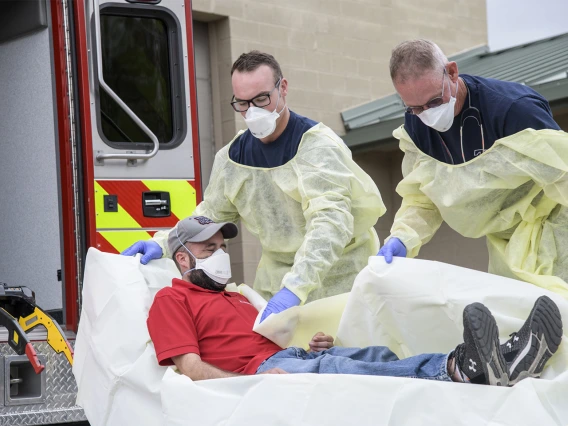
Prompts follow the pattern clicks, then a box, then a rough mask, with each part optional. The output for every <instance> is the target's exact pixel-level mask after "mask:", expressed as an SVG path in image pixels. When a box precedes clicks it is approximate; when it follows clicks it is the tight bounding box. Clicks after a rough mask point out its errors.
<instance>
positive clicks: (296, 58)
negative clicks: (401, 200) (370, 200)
mask: <svg viewBox="0 0 568 426" xmlns="http://www.w3.org/2000/svg"><path fill="white" fill-rule="evenodd" d="M192 7H193V12H194V19H196V20H200V21H204V22H208V23H209V24H208V25H209V41H210V57H211V74H212V75H211V77H212V94H213V122H214V143H215V146H216V149H219V148H221V147H222V146H223V145H225V144H226V143H228V142H229V141H230V140H231V139H232V137H233V136H234V134H235V133H236V131H237V130H238V129H241V128H244V123H243V122H242V120H241V118H240V116H239V115H237V114H235V113H234V112H233V110H232V109H231V107H230V105H229V101H230V99H231V96H232V89H231V81H230V75H229V72H230V67H231V64H232V62H233V61H234V60H235V59H236V58H237V57H238V56H239V55H240V54H241V53H242V52H246V51H249V50H252V49H258V50H262V51H265V52H269V53H271V54H273V55H274V56H275V57H276V59H277V60H278V61H279V62H280V64H281V66H282V69H283V73H284V76H285V77H286V78H287V79H288V81H289V96H288V104H289V106H290V107H291V109H293V110H294V111H296V112H298V113H300V114H302V115H306V116H309V117H310V118H312V119H314V120H317V121H322V122H324V123H325V124H327V125H328V126H330V127H331V128H332V129H333V130H335V131H336V132H337V133H338V134H340V135H342V134H344V133H345V130H344V128H343V124H342V121H341V117H340V112H341V111H343V110H345V109H347V108H349V107H352V106H355V105H358V104H362V103H365V102H368V101H371V100H374V99H377V98H380V97H382V96H385V95H388V94H390V93H392V92H393V88H392V85H391V82H390V78H389V73H388V61H389V57H390V52H391V50H392V48H393V47H394V46H395V45H396V44H397V43H399V42H401V41H403V40H406V39H410V38H428V39H431V40H433V41H435V42H436V43H438V44H439V45H440V47H441V48H442V49H443V50H444V51H445V53H446V54H448V55H449V54H453V53H457V52H459V51H462V50H466V49H469V48H472V47H474V46H478V45H482V44H486V43H487V23H486V8H485V0H431V1H428V2H424V1H422V0H361V1H347V0H286V1H282V0H280V1H276V0H193V4H192ZM357 158H360V161H361V164H362V165H363V166H364V168H365V169H366V170H367V171H369V172H370V174H372V175H373V177H375V179H376V182H377V184H378V186H379V188H380V189H381V191H383V192H384V193H383V196H384V197H385V198H389V199H392V200H393V203H394V204H396V203H395V201H396V197H397V196H396V195H395V194H394V186H395V182H394V180H393V179H394V175H395V174H394V172H393V171H394V170H395V169H397V168H399V166H400V161H399V162H398V164H396V163H392V161H391V160H388V161H387V160H386V159H385V158H383V157H382V156H381V155H380V154H377V155H373V156H372V157H368V158H365V157H364V156H363V157H361V156H358V157H357ZM371 158H372V159H373V161H371ZM363 163H364V164H363ZM391 163H392V164H391ZM389 167H390V168H389ZM388 176H390V177H389V178H388V179H390V180H388V179H387V177H388ZM387 180H388V182H390V183H389V184H388V185H387V184H386V183H385V182H386V181H387ZM393 203H391V205H392V206H394V204H393ZM387 207H390V209H389V213H388V216H387V217H386V218H384V219H382V220H381V221H380V222H379V224H378V225H377V226H378V228H379V230H380V231H381V234H382V235H384V233H385V232H388V228H389V227H390V223H389V222H388V219H387V218H391V220H392V215H394V211H395V210H393V208H392V207H391V206H389V205H388V204H387ZM385 230H386V231H385ZM230 250H231V256H232V259H233V264H234V267H233V275H234V277H235V279H236V280H237V281H244V282H247V283H252V281H253V279H254V273H255V270H256V265H257V263H258V259H259V257H260V253H261V250H260V247H259V245H258V243H257V241H256V240H255V239H254V238H252V237H251V236H250V235H249V234H247V233H246V232H243V233H242V235H241V236H240V237H239V239H238V240H237V241H236V242H234V243H232V244H231V247H230Z"/></svg>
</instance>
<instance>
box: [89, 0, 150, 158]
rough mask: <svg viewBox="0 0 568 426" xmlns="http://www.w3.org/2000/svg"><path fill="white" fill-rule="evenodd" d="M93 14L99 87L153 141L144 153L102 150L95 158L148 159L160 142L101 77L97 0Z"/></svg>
mask: <svg viewBox="0 0 568 426" xmlns="http://www.w3.org/2000/svg"><path fill="white" fill-rule="evenodd" d="M93 15H94V16H95V34H94V36H95V37H94V38H95V44H96V49H97V58H96V62H97V79H98V81H99V85H100V87H102V88H103V89H104V91H105V92H107V93H108V95H109V96H110V97H111V98H112V99H114V101H115V102H116V103H117V104H118V105H119V106H120V107H121V108H122V109H123V110H124V112H125V113H126V114H127V115H128V116H129V117H130V118H131V119H132V120H133V121H134V122H135V123H136V124H137V125H138V126H140V128H141V129H142V131H143V132H144V133H146V135H148V137H149V138H150V139H151V140H152V142H153V143H154V148H153V149H152V151H150V152H147V153H146V154H135V153H124V154H103V153H102V152H97V154H96V160H97V162H99V163H101V162H103V161H104V160H129V163H134V164H135V163H136V160H149V159H150V158H152V157H154V156H155V155H156V154H157V153H158V149H159V148H160V142H159V141H158V138H157V136H156V135H155V134H154V133H153V132H152V131H151V130H150V129H149V128H148V126H146V125H145V124H144V122H143V121H142V120H140V118H139V117H138V116H137V115H136V114H135V113H134V111H132V110H131V109H130V107H129V106H128V105H126V103H124V101H123V100H122V99H120V97H119V96H118V95H117V94H116V93H115V92H114V90H112V89H111V88H110V86H109V85H108V84H106V82H105V81H104V78H103V59H102V58H103V55H102V47H101V17H100V5H99V0H93Z"/></svg>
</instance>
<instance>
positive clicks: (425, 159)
mask: <svg viewBox="0 0 568 426" xmlns="http://www.w3.org/2000/svg"><path fill="white" fill-rule="evenodd" d="M390 74H391V78H392V82H393V85H394V87H395V89H396V91H397V93H398V94H399V96H400V98H401V99H402V101H403V102H404V105H405V107H406V115H405V122H404V126H402V127H401V128H399V129H397V130H395V131H394V133H393V135H394V137H396V138H397V139H399V140H400V147H401V149H402V150H403V151H404V152H405V157H404V160H403V164H402V171H403V176H404V179H403V180H402V181H401V182H400V184H399V185H398V187H397V192H398V193H399V194H400V195H401V196H402V197H403V200H402V206H401V208H400V209H399V211H398V212H397V214H396V217H395V221H394V224H393V226H392V228H391V235H390V237H389V239H388V240H387V241H386V243H385V245H384V246H383V247H382V248H381V250H380V251H379V255H382V256H385V259H386V261H387V262H388V263H390V262H392V258H393V256H402V257H405V256H407V255H408V256H409V257H414V256H416V255H418V252H419V250H420V247H421V246H422V245H423V244H426V243H427V242H428V241H429V240H430V239H431V238H432V237H433V236H434V234H435V232H436V231H437V230H438V228H439V227H440V225H441V224H442V221H444V220H445V221H446V222H447V223H448V225H449V226H450V227H452V228H453V229H454V230H456V231H457V232H458V233H460V234H461V235H463V236H466V237H471V238H479V237H482V236H486V237H487V244H488V248H489V257H490V264H489V272H493V273H496V274H499V275H504V276H509V277H512V278H516V279H521V280H523V281H527V282H532V283H534V284H536V285H539V286H541V287H544V288H548V289H550V290H553V291H557V292H560V293H563V294H565V295H568V284H567V283H566V281H568V231H567V229H568V209H567V206H568V198H567V197H566V196H565V195H562V194H561V193H564V194H565V193H566V192H565V189H564V190H561V189H560V187H561V186H563V185H568V182H566V179H567V178H566V174H567V173H566V170H568V138H567V137H566V133H564V132H558V130H560V127H559V126H558V124H557V123H556V122H555V121H554V119H553V117H552V112H551V110H550V107H549V105H548V102H547V101H546V99H545V98H544V97H543V96H541V95H540V94H539V93H537V92H536V91H534V90H533V89H531V88H530V87H527V86H525V85H522V84H518V83H512V82H505V81H499V80H495V79H491V78H483V77H476V76H472V75H466V74H461V75H460V74H459V72H458V65H457V64H456V62H454V61H448V59H447V58H446V56H445V55H444V53H443V52H442V50H441V49H440V48H439V47H438V46H437V45H436V44H435V43H433V42H431V41H428V40H411V41H405V42H403V43H401V44H399V45H398V46H397V47H396V48H395V49H394V50H393V52H392V56H391V60H390ZM529 129H532V130H529ZM566 187H568V186H564V188H566Z"/></svg>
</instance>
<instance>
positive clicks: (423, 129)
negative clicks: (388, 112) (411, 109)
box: [404, 74, 560, 164]
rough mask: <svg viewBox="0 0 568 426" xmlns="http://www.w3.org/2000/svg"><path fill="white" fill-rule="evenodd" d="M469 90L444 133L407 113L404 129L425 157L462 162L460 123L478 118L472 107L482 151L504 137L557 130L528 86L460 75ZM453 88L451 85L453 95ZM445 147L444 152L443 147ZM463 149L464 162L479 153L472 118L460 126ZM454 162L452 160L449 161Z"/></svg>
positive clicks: (545, 105) (544, 105) (547, 108)
mask: <svg viewBox="0 0 568 426" xmlns="http://www.w3.org/2000/svg"><path fill="white" fill-rule="evenodd" d="M460 77H461V78H462V79H463V81H464V82H465V84H466V85H467V87H468V89H469V95H468V96H467V97H466V99H465V102H464V104H463V108H462V111H461V112H460V113H459V114H458V115H457V116H455V117H454V122H453V124H452V127H451V128H450V129H449V130H448V131H447V132H438V131H436V130H434V129H432V128H431V127H428V126H426V125H425V124H424V123H422V121H421V120H420V118H418V116H416V115H412V114H406V115H405V120H404V128H405V130H406V131H407V132H408V134H409V135H410V137H411V138H412V140H413V141H414V143H415V144H416V146H417V147H418V148H419V149H420V150H421V151H422V152H424V153H425V154H427V155H429V156H430V157H433V158H435V159H436V160H439V161H442V162H444V163H448V164H460V163H463V159H462V151H461V147H460V123H461V120H462V114H463V118H464V119H465V118H467V117H476V118H479V117H478V114H477V113H476V112H475V111H472V110H469V111H467V109H468V108H469V102H470V98H471V106H472V107H475V108H477V109H478V110H479V113H480V114H479V115H481V123H482V124H483V133H484V136H485V149H486V150H487V149H489V148H490V147H491V146H492V145H493V143H494V142H495V141H496V140H498V139H501V138H504V137H506V136H511V135H513V134H515V133H518V132H520V131H521V130H525V129H529V128H531V129H535V130H541V129H554V130H560V127H559V126H558V124H556V122H555V121H554V119H553V118H552V112H551V111H550V106H549V105H548V102H547V101H546V99H544V98H543V97H542V96H541V95H540V94H539V93H537V92H536V91H534V90H533V89H531V88H530V87H527V86H523V85H522V84H519V83H511V82H507V81H500V80H495V79H492V78H483V77H474V76H471V75H467V74H461V75H460ZM454 91H455V85H453V84H452V93H454ZM444 144H445V145H446V147H447V149H446V148H445V147H444ZM463 150H464V155H465V161H469V160H471V159H472V158H474V157H476V156H477V155H479V154H481V153H482V152H483V151H482V143H481V129H480V127H479V125H478V124H477V122H476V120H474V119H473V118H467V119H466V120H465V122H464V126H463ZM452 160H453V161H452Z"/></svg>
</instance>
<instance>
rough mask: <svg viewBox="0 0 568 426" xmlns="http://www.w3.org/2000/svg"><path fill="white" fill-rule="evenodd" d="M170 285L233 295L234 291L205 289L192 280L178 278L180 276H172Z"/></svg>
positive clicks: (203, 291)
mask: <svg viewBox="0 0 568 426" xmlns="http://www.w3.org/2000/svg"><path fill="white" fill-rule="evenodd" d="M172 286H182V287H185V288H187V289H188V290H191V291H200V292H202V293H213V294H225V295H227V296H234V294H233V293H234V292H232V291H226V290H223V291H215V290H209V289H206V288H203V287H199V286H198V285H195V284H193V283H192V282H189V281H185V280H182V279H180V278H174V279H172Z"/></svg>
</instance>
